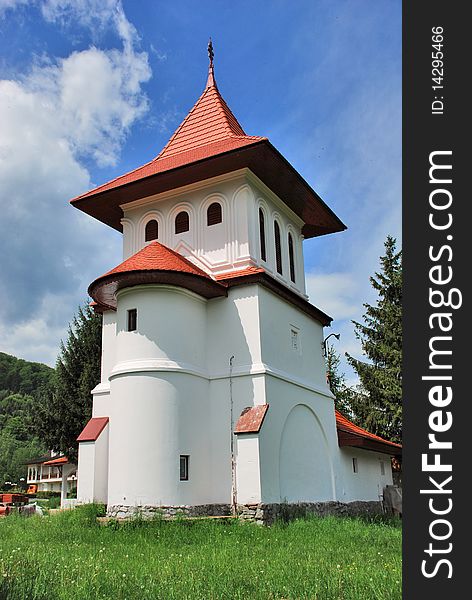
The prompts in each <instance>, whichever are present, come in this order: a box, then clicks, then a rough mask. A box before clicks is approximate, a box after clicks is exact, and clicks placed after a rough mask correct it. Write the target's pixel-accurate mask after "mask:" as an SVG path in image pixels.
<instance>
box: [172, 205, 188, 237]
mask: <svg viewBox="0 0 472 600" xmlns="http://www.w3.org/2000/svg"><path fill="white" fill-rule="evenodd" d="M189 229H190V221H189V217H188V212H185V211H184V210H183V211H182V212H179V214H178V215H177V216H176V217H175V233H183V232H184V231H188V230H189Z"/></svg>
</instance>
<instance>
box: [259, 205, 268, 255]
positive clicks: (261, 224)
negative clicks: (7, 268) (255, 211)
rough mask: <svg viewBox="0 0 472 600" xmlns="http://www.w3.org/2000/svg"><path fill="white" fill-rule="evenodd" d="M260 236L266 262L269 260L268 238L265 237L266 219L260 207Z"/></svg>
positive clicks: (262, 253) (262, 252)
mask: <svg viewBox="0 0 472 600" xmlns="http://www.w3.org/2000/svg"><path fill="white" fill-rule="evenodd" d="M259 237H260V242H261V258H262V260H263V261H264V262H265V261H266V260H267V253H266V239H265V220H264V213H263V212H262V208H260V209H259Z"/></svg>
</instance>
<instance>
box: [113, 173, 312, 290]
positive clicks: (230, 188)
mask: <svg viewBox="0 0 472 600" xmlns="http://www.w3.org/2000/svg"><path fill="white" fill-rule="evenodd" d="M212 202H219V203H220V204H221V206H222V213H223V221H222V223H221V224H219V225H212V226H210V227H209V226H208V225H207V221H206V218H207V214H206V211H207V208H208V206H209V205H210V204H211V203H212ZM260 206H262V207H263V210H264V213H265V214H266V217H267V218H266V247H267V253H268V256H267V261H262V260H261V256H260V240H259V207H260ZM122 209H123V212H124V218H123V219H122V224H123V257H124V258H128V257H129V256H131V255H132V254H134V253H135V252H137V251H138V250H140V249H141V248H143V247H144V246H145V244H146V242H145V227H146V223H147V222H148V221H150V220H151V219H155V220H157V222H158V226H159V237H158V241H160V242H161V243H163V244H164V245H166V246H168V247H170V248H172V249H174V250H177V251H178V252H180V253H181V254H182V255H184V256H186V257H188V258H190V259H191V260H192V261H193V262H194V263H195V264H197V265H198V266H199V267H201V268H203V269H204V270H206V271H207V272H209V273H213V274H217V273H222V272H226V271H229V270H233V269H237V268H244V267H247V266H250V265H261V266H263V267H264V268H265V269H266V270H267V271H268V272H269V273H271V274H272V275H273V276H274V277H275V278H276V279H278V280H279V281H281V282H282V283H284V284H285V285H287V286H288V287H290V288H291V289H293V290H294V291H296V292H297V293H300V294H302V295H303V294H305V278H304V272H303V250H302V241H303V236H302V235H301V228H302V226H303V222H302V220H301V219H300V218H299V217H298V216H297V215H296V214H295V213H293V212H292V211H291V210H290V209H289V208H288V207H287V206H286V205H285V203H284V202H282V201H281V200H280V199H279V198H278V197H277V196H276V195H275V194H274V193H273V192H271V191H270V190H269V189H268V188H267V187H266V186H265V185H264V184H263V183H262V182H261V181H260V180H259V179H258V178H257V177H256V176H255V175H253V174H252V173H251V172H250V171H248V170H247V169H243V170H241V171H236V172H234V173H229V174H227V175H225V176H220V177H215V178H212V179H209V180H207V181H205V182H199V183H197V184H193V185H189V186H184V187H182V188H181V189H178V190H174V191H172V192H165V193H162V194H157V195H156V196H152V197H149V198H145V199H141V200H138V201H134V202H130V203H129V204H126V205H123V206H122ZM182 210H185V211H187V212H188V213H189V220H190V228H189V231H188V232H184V233H180V234H175V217H176V216H177V214H178V213H179V212H180V211H182ZM275 219H277V221H278V222H279V225H280V232H281V245H282V256H283V265H284V268H283V274H282V275H280V274H279V273H277V271H276V268H275V252H274V234H273V231H274V220H275ZM289 231H290V232H291V233H292V237H293V242H294V258H295V269H296V282H295V283H293V282H292V281H291V280H290V273H289V259H288V241H287V239H288V237H287V236H288V233H289Z"/></svg>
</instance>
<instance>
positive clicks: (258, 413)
mask: <svg viewBox="0 0 472 600" xmlns="http://www.w3.org/2000/svg"><path fill="white" fill-rule="evenodd" d="M268 409H269V405H268V404H261V405H259V406H253V407H252V408H251V407H247V408H245V409H244V410H243V412H242V413H241V415H240V417H239V419H238V422H237V423H236V427H235V430H234V433H259V431H260V429H261V427H262V423H263V422H264V418H265V416H266V412H267V410H268Z"/></svg>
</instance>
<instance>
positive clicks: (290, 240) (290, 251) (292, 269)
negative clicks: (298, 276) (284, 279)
mask: <svg viewBox="0 0 472 600" xmlns="http://www.w3.org/2000/svg"><path fill="white" fill-rule="evenodd" d="M288 260H289V264H290V279H291V280H292V281H293V283H295V257H294V254H293V238H292V234H291V233H289V234H288Z"/></svg>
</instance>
